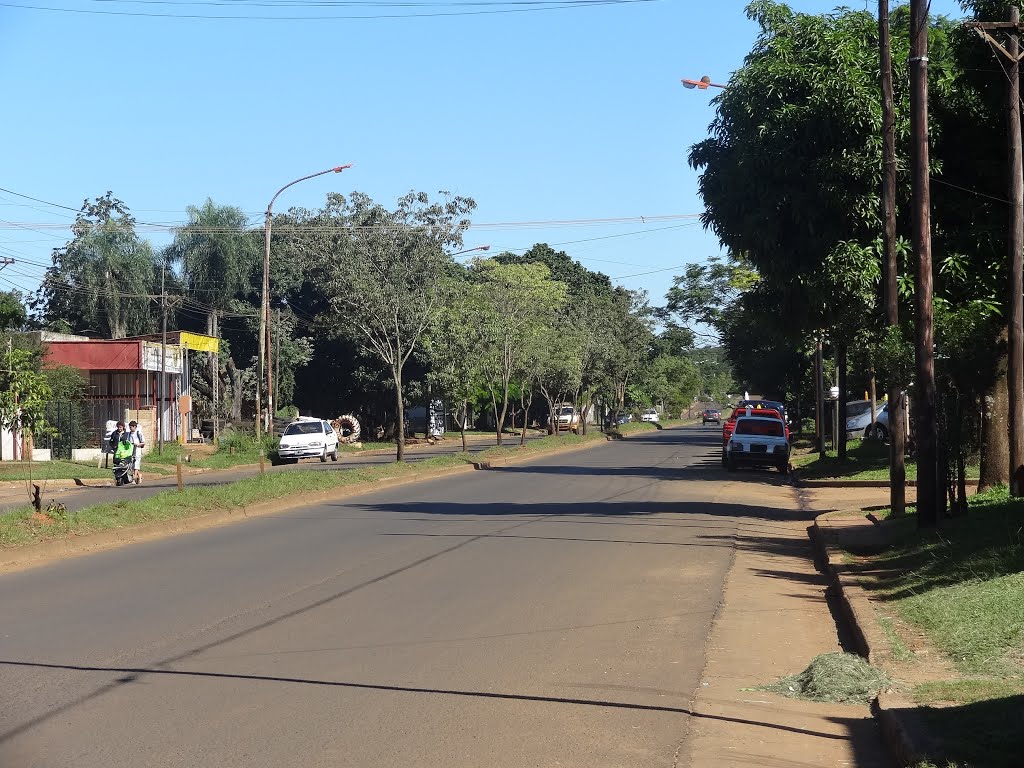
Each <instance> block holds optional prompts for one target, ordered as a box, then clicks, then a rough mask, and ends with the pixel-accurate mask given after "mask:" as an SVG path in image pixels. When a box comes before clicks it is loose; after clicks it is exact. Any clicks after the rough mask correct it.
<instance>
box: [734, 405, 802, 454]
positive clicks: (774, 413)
mask: <svg viewBox="0 0 1024 768" xmlns="http://www.w3.org/2000/svg"><path fill="white" fill-rule="evenodd" d="M739 416H760V417H762V418H765V419H769V418H774V419H778V420H779V421H781V422H782V427H783V429H784V430H785V433H786V440H789V426H788V425H787V424H786V419H785V418H784V417H783V415H782V413H781V412H780V411H778V410H777V409H775V408H768V407H765V406H758V405H756V404H753V403H751V404H746V405H738V406H736V408H735V409H734V410H733V412H732V415H731V416H730V417H729V418H728V419H726V421H725V424H723V425H722V445H723V446H725V444H726V443H728V442H729V438H730V437H732V432H733V430H734V429H736V419H737V418H738V417H739Z"/></svg>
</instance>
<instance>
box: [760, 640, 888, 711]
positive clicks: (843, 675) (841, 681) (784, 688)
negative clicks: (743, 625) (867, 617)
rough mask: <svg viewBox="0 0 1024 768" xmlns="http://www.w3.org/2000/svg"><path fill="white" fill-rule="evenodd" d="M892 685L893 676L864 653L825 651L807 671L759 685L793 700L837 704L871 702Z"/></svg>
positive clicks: (814, 660)
mask: <svg viewBox="0 0 1024 768" xmlns="http://www.w3.org/2000/svg"><path fill="white" fill-rule="evenodd" d="M888 685H889V679H888V678H887V677H886V675H885V673H884V672H882V671H881V670H878V669H875V668H874V667H872V666H871V665H870V664H868V663H867V662H866V661H865V660H864V659H862V658H861V657H860V656H857V655H855V654H852V653H823V654H821V655H820V656H815V657H814V659H812V660H811V663H810V665H809V666H808V667H807V669H805V670H804V671H803V672H800V673H799V674H796V675H790V676H788V677H784V678H782V679H781V680H779V681H777V682H774V683H769V684H767V685H762V686H758V690H762V691H770V692H771V693H778V694H781V695H782V696H787V697H789V698H791V699H807V700H809V701H827V702H832V703H837V704H869V703H870V702H871V701H872V699H874V698H875V697H877V696H878V693H879V692H880V691H881V690H883V689H884V688H886V687H887V686H888Z"/></svg>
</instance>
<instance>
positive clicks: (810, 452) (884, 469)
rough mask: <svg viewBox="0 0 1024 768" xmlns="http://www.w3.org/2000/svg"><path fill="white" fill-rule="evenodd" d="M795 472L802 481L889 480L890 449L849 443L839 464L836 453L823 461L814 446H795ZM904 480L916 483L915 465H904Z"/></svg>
mask: <svg viewBox="0 0 1024 768" xmlns="http://www.w3.org/2000/svg"><path fill="white" fill-rule="evenodd" d="M791 461H792V463H793V467H794V469H796V470H797V471H798V472H799V476H800V477H801V478H803V479H805V480H825V479H830V480H831V479H843V480H888V479H889V446H888V445H886V444H885V443H882V442H879V441H878V440H861V439H859V438H858V439H857V440H850V441H849V442H848V443H847V444H846V461H845V462H841V461H839V456H838V454H837V453H836V452H835V451H827V452H826V453H825V458H824V459H822V458H821V457H820V456H819V455H818V452H817V451H816V450H814V447H813V445H809V444H807V443H806V442H801V443H800V444H799V446H798V445H797V444H794V448H793V456H792V459H791ZM906 468H907V479H908V480H916V479H917V463H916V462H915V461H913V460H910V459H908V460H907V462H906ZM967 477H968V479H972V480H973V479H977V477H978V466H977V465H973V466H969V467H967Z"/></svg>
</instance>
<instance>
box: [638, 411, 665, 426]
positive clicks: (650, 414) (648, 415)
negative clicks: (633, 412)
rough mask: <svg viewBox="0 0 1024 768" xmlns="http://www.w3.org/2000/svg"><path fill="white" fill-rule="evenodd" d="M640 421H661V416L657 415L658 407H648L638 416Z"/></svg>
mask: <svg viewBox="0 0 1024 768" xmlns="http://www.w3.org/2000/svg"><path fill="white" fill-rule="evenodd" d="M640 421H650V422H655V423H657V422H659V421H661V417H660V416H659V415H658V409H657V408H648V409H647V410H646V411H644V412H643V414H642V415H641V416H640Z"/></svg>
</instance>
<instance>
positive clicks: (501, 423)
mask: <svg viewBox="0 0 1024 768" xmlns="http://www.w3.org/2000/svg"><path fill="white" fill-rule="evenodd" d="M507 413H508V382H507V381H506V382H505V384H504V386H503V387H502V391H501V416H500V417H499V418H498V424H497V427H496V429H497V430H498V445H501V433H502V431H503V430H504V429H505V414H507Z"/></svg>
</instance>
